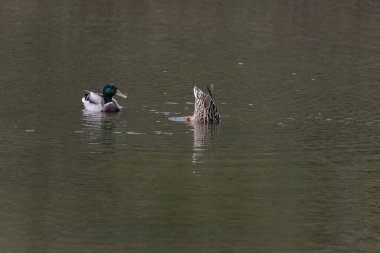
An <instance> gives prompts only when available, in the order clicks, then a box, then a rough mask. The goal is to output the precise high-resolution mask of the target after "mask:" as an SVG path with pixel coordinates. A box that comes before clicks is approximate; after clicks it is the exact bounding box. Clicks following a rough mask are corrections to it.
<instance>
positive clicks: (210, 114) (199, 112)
mask: <svg viewBox="0 0 380 253" xmlns="http://www.w3.org/2000/svg"><path fill="white" fill-rule="evenodd" d="M207 91H208V93H207V94H206V93H204V92H203V91H202V90H201V89H199V88H198V87H197V86H194V97H195V103H194V113H193V115H192V116H187V117H186V120H187V121H192V122H203V123H219V121H220V115H219V112H218V108H217V107H216V104H215V101H214V98H213V96H212V91H211V89H210V87H208V86H207Z"/></svg>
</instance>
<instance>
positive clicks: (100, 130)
mask: <svg viewBox="0 0 380 253" xmlns="http://www.w3.org/2000/svg"><path fill="white" fill-rule="evenodd" d="M117 118H118V115H117V114H108V113H99V112H89V111H85V110H84V111H83V117H82V119H83V126H84V128H85V132H87V133H88V135H87V139H86V141H87V142H88V144H89V145H90V146H92V147H93V148H92V150H93V152H95V153H104V151H105V150H108V151H110V150H114V149H113V148H112V146H113V145H114V144H115V138H116V137H115V135H116V134H115V131H114V130H115V128H116V124H115V122H116V120H117ZM110 146H111V147H110ZM104 147H106V149H104Z"/></svg>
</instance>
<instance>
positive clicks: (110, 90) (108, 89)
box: [103, 83, 127, 104]
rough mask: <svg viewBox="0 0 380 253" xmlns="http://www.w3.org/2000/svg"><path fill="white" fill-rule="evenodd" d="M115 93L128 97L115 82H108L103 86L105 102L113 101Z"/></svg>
mask: <svg viewBox="0 0 380 253" xmlns="http://www.w3.org/2000/svg"><path fill="white" fill-rule="evenodd" d="M115 94H116V95H119V96H120V97H123V98H127V96H126V95H124V94H123V93H121V92H120V91H119V90H118V89H117V87H116V86H115V85H114V84H112V83H107V84H105V85H104V86H103V98H104V103H105V104H106V103H109V102H112V97H113V96H114V95H115Z"/></svg>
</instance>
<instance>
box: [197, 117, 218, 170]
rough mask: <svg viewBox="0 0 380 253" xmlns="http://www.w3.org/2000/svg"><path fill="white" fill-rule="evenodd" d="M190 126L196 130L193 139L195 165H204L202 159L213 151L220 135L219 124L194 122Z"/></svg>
mask: <svg viewBox="0 0 380 253" xmlns="http://www.w3.org/2000/svg"><path fill="white" fill-rule="evenodd" d="M190 125H191V126H192V127H193V128H194V129H193V131H194V139H193V158H192V162H193V164H196V163H202V161H201V157H202V156H203V154H204V153H205V152H207V151H208V150H210V149H211V147H212V143H213V142H214V140H215V138H216V136H217V133H218V127H219V125H218V124H203V123H197V122H192V123H190Z"/></svg>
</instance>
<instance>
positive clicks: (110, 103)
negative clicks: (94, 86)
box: [82, 83, 127, 112]
mask: <svg viewBox="0 0 380 253" xmlns="http://www.w3.org/2000/svg"><path fill="white" fill-rule="evenodd" d="M85 92H86V93H85V95H84V97H83V98H82V102H83V105H84V108H85V109H86V110H88V111H93V112H118V111H120V109H121V106H120V105H119V104H118V103H117V101H116V99H114V98H112V97H113V96H114V95H115V94H116V95H118V96H120V97H122V98H127V95H124V94H123V93H121V92H120V91H119V90H118V89H117V87H116V86H115V85H114V84H110V83H107V84H105V85H104V86H103V94H99V93H95V92H92V91H88V90H85Z"/></svg>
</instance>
